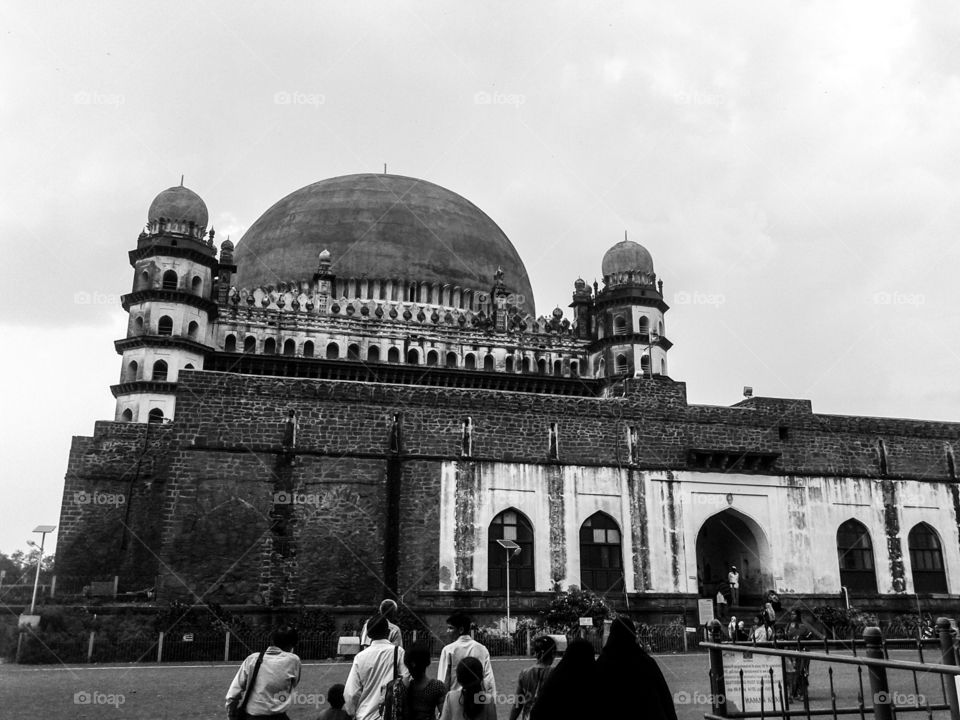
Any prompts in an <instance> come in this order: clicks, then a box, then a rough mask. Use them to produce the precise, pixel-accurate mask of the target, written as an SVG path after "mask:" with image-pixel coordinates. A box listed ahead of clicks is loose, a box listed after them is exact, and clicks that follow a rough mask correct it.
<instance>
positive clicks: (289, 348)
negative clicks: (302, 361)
mask: <svg viewBox="0 0 960 720" xmlns="http://www.w3.org/2000/svg"><path fill="white" fill-rule="evenodd" d="M283 354H284V355H296V354H297V343H296V341H295V340H294V339H293V338H288V339H287V340H285V341H284V343H283Z"/></svg>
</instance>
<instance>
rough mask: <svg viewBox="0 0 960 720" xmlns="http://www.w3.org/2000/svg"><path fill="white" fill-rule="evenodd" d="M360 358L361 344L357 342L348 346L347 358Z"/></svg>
mask: <svg viewBox="0 0 960 720" xmlns="http://www.w3.org/2000/svg"><path fill="white" fill-rule="evenodd" d="M359 359H360V346H359V345H357V344H356V343H353V344H351V345H348V346H347V360H359Z"/></svg>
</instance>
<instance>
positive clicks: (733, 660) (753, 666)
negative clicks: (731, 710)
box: [723, 652, 783, 712]
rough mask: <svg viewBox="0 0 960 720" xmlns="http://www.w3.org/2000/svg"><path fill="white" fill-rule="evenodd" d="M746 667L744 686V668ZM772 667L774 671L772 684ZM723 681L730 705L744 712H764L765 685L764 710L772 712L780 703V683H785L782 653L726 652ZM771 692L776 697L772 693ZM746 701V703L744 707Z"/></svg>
mask: <svg viewBox="0 0 960 720" xmlns="http://www.w3.org/2000/svg"><path fill="white" fill-rule="evenodd" d="M741 670H742V671H743V690H742V694H741V688H740V671H741ZM771 671H772V672H773V675H772V681H773V686H772V688H771V684H770V683H771ZM723 684H724V686H725V689H726V693H727V705H728V707H729V706H732V707H735V708H736V709H737V710H739V711H740V712H760V710H761V707H760V690H761V686H762V688H763V708H762V709H763V710H764V711H765V712H771V711H773V710H774V709H776V708H778V707H779V704H780V687H781V685H783V664H782V663H781V661H780V658H779V657H775V656H773V655H759V654H757V653H737V652H725V653H723ZM771 695H772V696H773V697H771ZM741 705H744V706H745V707H740V706H741Z"/></svg>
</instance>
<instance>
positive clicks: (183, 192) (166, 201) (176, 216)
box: [147, 185, 208, 230]
mask: <svg viewBox="0 0 960 720" xmlns="http://www.w3.org/2000/svg"><path fill="white" fill-rule="evenodd" d="M161 219H162V220H166V221H167V222H183V223H187V224H189V223H191V222H192V223H193V224H194V226H195V227H198V228H200V229H201V230H205V229H206V227H207V220H208V214H207V205H206V203H204V202H203V199H202V198H201V197H200V196H199V195H197V194H196V193H195V192H194V191H193V190H191V189H189V188H185V187H184V186H183V185H178V186H176V187H172V188H167V189H166V190H164V191H163V192H162V193H160V194H159V195H157V196H156V197H155V198H154V199H153V202H152V203H150V209H149V210H148V211H147V222H150V223H152V222H156V221H157V220H161Z"/></svg>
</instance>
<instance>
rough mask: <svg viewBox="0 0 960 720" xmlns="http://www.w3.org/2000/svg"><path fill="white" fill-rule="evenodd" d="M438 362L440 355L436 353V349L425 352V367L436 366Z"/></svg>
mask: <svg viewBox="0 0 960 720" xmlns="http://www.w3.org/2000/svg"><path fill="white" fill-rule="evenodd" d="M439 364H440V356H439V355H438V354H437V351H436V350H431V351H430V352H428V353H427V367H436V366H437V365H439Z"/></svg>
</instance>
